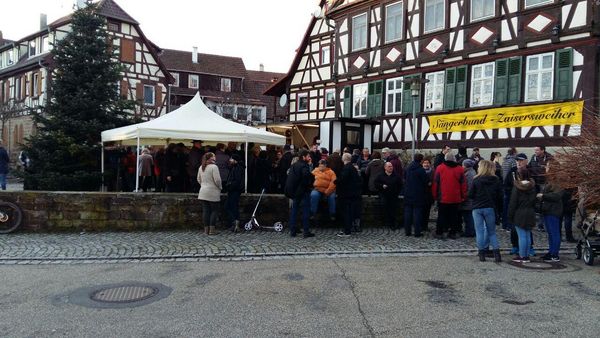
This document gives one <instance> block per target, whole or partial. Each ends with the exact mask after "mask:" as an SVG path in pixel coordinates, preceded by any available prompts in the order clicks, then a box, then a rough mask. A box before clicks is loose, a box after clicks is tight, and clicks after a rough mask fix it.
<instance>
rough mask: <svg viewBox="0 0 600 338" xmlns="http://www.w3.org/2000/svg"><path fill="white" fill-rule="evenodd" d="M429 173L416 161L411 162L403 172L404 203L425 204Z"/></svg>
mask: <svg viewBox="0 0 600 338" xmlns="http://www.w3.org/2000/svg"><path fill="white" fill-rule="evenodd" d="M428 189H429V175H427V173H426V172H425V169H423V166H421V164H420V163H418V162H414V161H413V162H412V163H411V164H410V165H409V166H408V168H407V169H406V171H405V172H404V203H406V204H410V205H414V206H425V204H426V202H427V199H428V191H427V190H428Z"/></svg>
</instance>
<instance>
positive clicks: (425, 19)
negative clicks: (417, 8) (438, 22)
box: [423, 0, 446, 33]
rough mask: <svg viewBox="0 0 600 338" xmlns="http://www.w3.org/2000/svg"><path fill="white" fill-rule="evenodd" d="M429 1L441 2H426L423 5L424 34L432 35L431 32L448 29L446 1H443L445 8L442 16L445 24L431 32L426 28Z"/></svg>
mask: <svg viewBox="0 0 600 338" xmlns="http://www.w3.org/2000/svg"><path fill="white" fill-rule="evenodd" d="M427 1H440V0H425V1H424V3H423V7H424V8H423V33H431V32H435V31H439V30H442V29H445V28H446V0H441V1H442V2H443V3H444V6H442V7H443V8H444V14H443V15H442V17H443V18H444V19H443V22H442V26H441V27H436V28H432V29H430V30H427V29H426V28H425V26H426V24H427Z"/></svg>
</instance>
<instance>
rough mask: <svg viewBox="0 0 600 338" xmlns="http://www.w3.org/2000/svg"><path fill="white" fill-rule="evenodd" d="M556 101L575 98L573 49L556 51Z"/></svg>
mask: <svg viewBox="0 0 600 338" xmlns="http://www.w3.org/2000/svg"><path fill="white" fill-rule="evenodd" d="M554 88H555V93H554V96H555V99H557V100H570V99H572V98H573V49H571V48H565V49H559V50H557V51H556V75H555V85H554Z"/></svg>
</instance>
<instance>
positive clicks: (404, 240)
mask: <svg viewBox="0 0 600 338" xmlns="http://www.w3.org/2000/svg"><path fill="white" fill-rule="evenodd" d="M314 232H315V233H316V237H314V238H309V239H304V238H302V236H298V237H296V238H291V237H290V236H289V235H288V233H287V232H283V233H276V232H273V231H251V232H246V233H240V234H234V233H230V232H227V231H222V232H221V233H220V234H218V235H216V236H210V237H209V236H206V235H204V234H203V233H201V232H200V231H171V232H131V233H125V232H107V233H81V234H73V233H53V234H48V233H44V234H42V233H17V234H11V235H6V236H0V264H42V263H46V264H47V263H69V262H78V263H92V262H98V261H101V262H110V261H115V262H123V261H129V260H131V261H170V260H171V261H172V260H176V261H197V260H253V259H270V258H284V257H303V256H356V257H361V256H372V255H435V254H454V255H462V254H472V253H473V252H475V251H476V247H475V240H474V238H459V239H457V240H440V239H434V238H432V237H431V236H430V235H426V236H425V237H423V238H414V237H406V236H405V235H404V231H403V230H400V231H396V232H394V231H390V230H387V229H383V228H369V229H365V231H363V232H362V233H360V234H357V235H353V236H352V237H350V238H339V237H337V236H336V233H337V232H338V229H335V228H331V229H315V230H314ZM533 233H534V237H535V243H536V248H538V251H539V252H542V251H543V250H544V249H545V248H546V247H547V246H546V245H547V240H546V234H545V233H541V232H537V231H534V232H533ZM498 235H499V237H500V242H501V247H502V248H503V249H505V250H506V249H509V248H510V238H509V234H508V233H507V232H505V231H502V230H500V231H499V233H498ZM572 248H573V244H570V243H564V242H563V244H562V248H561V250H562V252H563V255H570V253H571V252H572V250H571V249H572Z"/></svg>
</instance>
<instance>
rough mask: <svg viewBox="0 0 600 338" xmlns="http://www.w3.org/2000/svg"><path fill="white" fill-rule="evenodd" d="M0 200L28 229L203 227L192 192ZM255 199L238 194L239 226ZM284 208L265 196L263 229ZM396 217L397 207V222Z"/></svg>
mask: <svg viewBox="0 0 600 338" xmlns="http://www.w3.org/2000/svg"><path fill="white" fill-rule="evenodd" d="M0 200H4V201H10V202H13V203H16V204H17V205H19V206H20V207H21V208H22V209H23V214H24V215H23V216H24V217H23V225H22V227H23V228H24V229H26V230H29V231H82V230H86V231H103V230H125V231H132V230H159V229H160V230H165V229H185V228H187V229H191V228H198V227H200V226H201V225H202V221H201V219H202V207H201V205H200V201H198V200H197V198H196V195H195V194H154V193H100V192H38V191H35V192H34V191H22V192H13V191H11V192H7V191H4V192H0ZM257 200H258V195H251V194H250V195H243V196H242V198H241V201H240V212H241V214H242V216H241V219H242V222H246V221H247V220H248V219H249V218H250V216H251V214H252V211H253V210H254V206H255V205H256V202H257ZM338 209H339V208H338ZM288 210H289V209H288V199H287V198H285V197H284V196H282V195H265V196H263V200H262V202H261V204H260V207H259V210H258V212H257V216H258V219H259V222H260V223H261V224H262V225H272V224H273V223H274V222H276V221H282V222H284V224H285V225H286V226H287V220H288V218H289V213H288ZM400 214H401V210H400V208H399V210H398V216H399V220H401V217H400V216H401V215H400ZM221 215H222V217H221V219H224V215H223V214H221ZM321 218H323V219H324V218H326V217H321ZM382 222H383V221H382V216H381V209H380V206H379V199H377V198H375V197H367V196H365V197H363V224H364V225H366V226H373V225H382ZM318 223H319V226H340V224H341V218H340V217H338V221H337V222H336V223H338V224H332V223H331V222H328V221H323V222H320V221H319V222H318Z"/></svg>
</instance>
